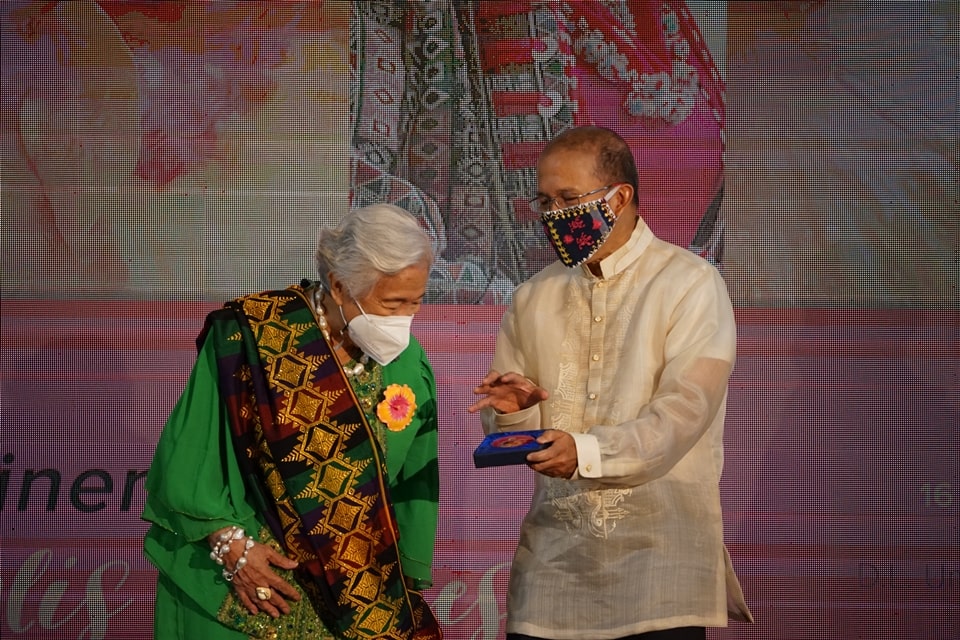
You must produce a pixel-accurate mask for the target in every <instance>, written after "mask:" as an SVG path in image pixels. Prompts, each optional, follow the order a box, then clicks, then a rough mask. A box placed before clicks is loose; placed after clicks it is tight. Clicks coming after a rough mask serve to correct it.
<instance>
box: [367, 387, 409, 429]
mask: <svg viewBox="0 0 960 640" xmlns="http://www.w3.org/2000/svg"><path fill="white" fill-rule="evenodd" d="M416 410H417V399H416V397H415V396H414V395H413V390H412V389H411V388H410V387H408V386H407V385H405V384H403V385H400V384H391V385H389V386H388V387H387V388H386V389H385V390H384V392H383V400H382V401H381V402H380V404H378V405H377V417H378V418H380V420H381V421H382V422H383V423H384V424H385V425H387V429H389V430H390V431H403V430H404V429H406V428H407V425H409V424H410V423H411V422H412V421H413V414H414V413H415V412H416Z"/></svg>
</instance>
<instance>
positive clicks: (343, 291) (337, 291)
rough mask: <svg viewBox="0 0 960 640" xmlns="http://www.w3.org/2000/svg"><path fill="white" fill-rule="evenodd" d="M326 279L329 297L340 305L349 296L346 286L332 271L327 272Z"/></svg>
mask: <svg viewBox="0 0 960 640" xmlns="http://www.w3.org/2000/svg"><path fill="white" fill-rule="evenodd" d="M327 280H328V281H329V282H330V297H331V298H333V301H334V302H336V303H337V305H338V306H341V307H342V306H343V303H344V302H347V300H348V298H349V296H348V294H347V288H346V286H345V285H344V284H343V281H342V280H341V279H340V278H338V277H337V276H336V274H334V273H333V271H331V272H330V273H328V274H327Z"/></svg>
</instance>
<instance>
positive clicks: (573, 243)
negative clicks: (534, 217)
mask: <svg viewBox="0 0 960 640" xmlns="http://www.w3.org/2000/svg"><path fill="white" fill-rule="evenodd" d="M618 188H619V187H614V188H613V189H611V190H610V191H608V192H607V195H605V196H603V197H602V198H599V199H597V200H593V201H591V202H584V203H582V204H576V205H573V206H572V207H565V208H563V209H557V210H556V211H546V212H544V213H541V214H540V222H542V223H543V228H544V229H545V230H546V232H547V237H548V238H550V244H552V245H553V248H554V249H555V250H556V252H557V256H558V257H559V258H560V262H562V263H563V264H565V265H567V266H568V267H576V266H579V265H581V264H583V263H584V262H586V261H587V260H589V259H590V257H591V256H592V255H593V254H595V253H596V252H597V249H599V248H600V245H602V244H603V241H604V240H606V239H607V236H609V235H610V232H611V231H612V230H613V224H614V223H615V222H616V221H617V218H616V217H615V216H614V215H613V210H612V209H611V208H610V204H609V203H608V202H607V199H608V198H609V197H610V196H612V195H613V194H614V193H616V191H617V189H618Z"/></svg>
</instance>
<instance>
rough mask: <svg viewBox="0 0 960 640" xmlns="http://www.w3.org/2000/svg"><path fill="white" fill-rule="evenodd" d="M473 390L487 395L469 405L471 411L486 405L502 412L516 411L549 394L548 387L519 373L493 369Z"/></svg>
mask: <svg viewBox="0 0 960 640" xmlns="http://www.w3.org/2000/svg"><path fill="white" fill-rule="evenodd" d="M473 392H474V393H475V394H477V395H483V396H486V397H484V398H481V399H480V400H478V401H477V402H475V403H474V404H472V405H471V406H470V407H468V408H467V411H469V412H470V413H476V412H477V411H479V410H480V409H482V408H484V407H492V408H493V409H494V410H495V411H498V412H500V413H514V412H516V411H520V410H521V409H527V408H529V407H532V406H533V405H535V404H537V403H538V402H542V401H544V400H546V399H547V396H548V395H549V394H548V393H547V390H546V389H544V388H543V387H541V386H538V385H536V384H534V383H533V381H532V380H530V379H529V378H527V377H525V376H522V375H520V374H519V373H515V372H512V371H511V372H510V373H504V374H502V375H501V374H500V373H499V372H497V371H493V370H491V371H490V373H488V374H487V375H486V376H484V378H483V380H481V381H480V384H479V385H477V386H476V387H474V389H473Z"/></svg>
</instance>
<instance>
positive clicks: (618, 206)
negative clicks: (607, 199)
mask: <svg viewBox="0 0 960 640" xmlns="http://www.w3.org/2000/svg"><path fill="white" fill-rule="evenodd" d="M619 186H620V188H619V189H617V192H616V193H614V194H613V202H611V203H610V206H611V207H612V208H613V210H614V211H616V212H617V217H619V216H620V212H621V211H623V210H624V209H625V208H626V207H628V206H629V205H630V203H631V202H633V193H634V191H633V185H631V184H628V183H626V182H621V183H620V185H619Z"/></svg>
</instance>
